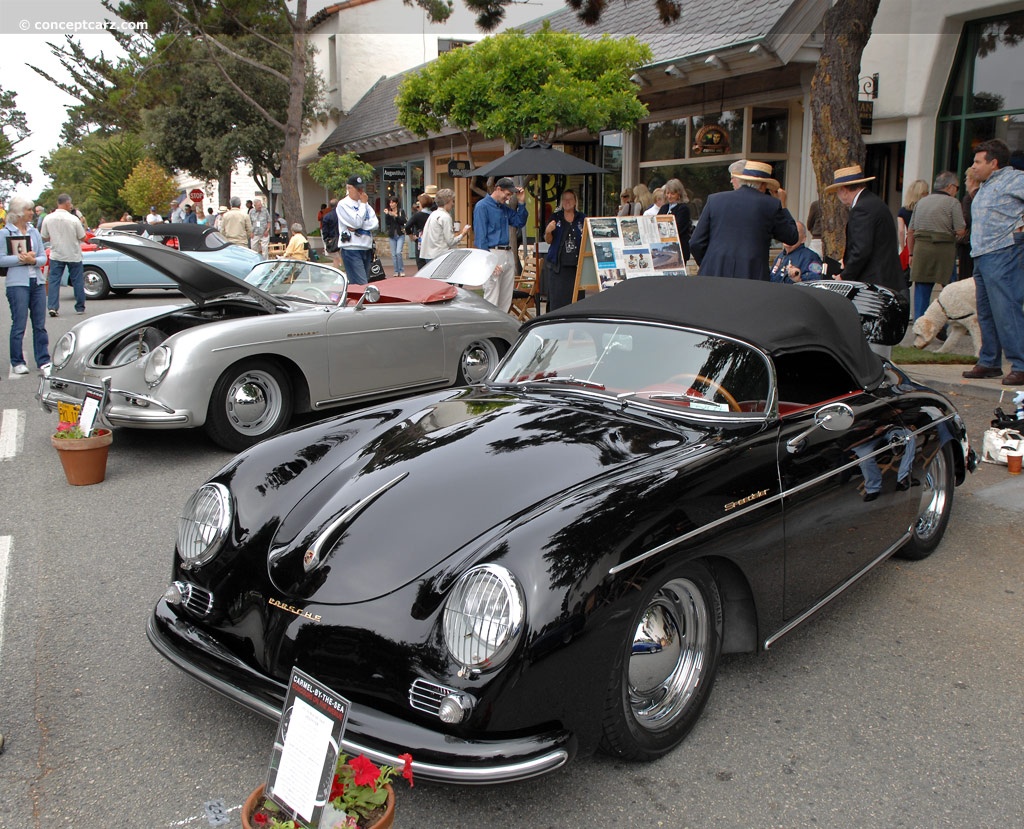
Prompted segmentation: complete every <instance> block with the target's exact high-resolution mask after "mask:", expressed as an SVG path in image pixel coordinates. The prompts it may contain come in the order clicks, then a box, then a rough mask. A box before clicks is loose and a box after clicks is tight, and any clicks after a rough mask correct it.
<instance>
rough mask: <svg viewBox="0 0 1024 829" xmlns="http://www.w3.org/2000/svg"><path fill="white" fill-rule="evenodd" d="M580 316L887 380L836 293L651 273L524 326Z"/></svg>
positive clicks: (852, 312) (869, 382)
mask: <svg viewBox="0 0 1024 829" xmlns="http://www.w3.org/2000/svg"><path fill="white" fill-rule="evenodd" d="M580 317H606V318H613V319H628V320H646V321H651V322H662V323H668V324H671V325H685V326H688V327H691V328H698V329H704V330H706V331H714V332H718V333H721V334H727V335H729V336H731V337H735V338H737V339H740V340H746V341H747V342H750V343H753V344H754V345H757V346H759V347H761V348H762V349H764V350H765V351H767V352H768V353H769V354H771V355H773V356H777V355H783V354H793V353H797V352H801V351H825V352H827V353H829V354H831V355H832V356H833V357H835V358H836V359H837V360H838V361H839V362H840V363H841V364H842V365H843V366H845V367H846V368H847V370H848V371H849V372H850V374H851V376H852V377H853V378H854V379H855V380H856V381H857V382H858V383H859V384H860V386H861V388H863V389H872V388H875V387H876V386H877V385H878V384H879V383H880V382H881V381H882V378H883V376H884V372H883V366H882V361H881V358H879V356H878V355H877V354H875V353H874V352H873V351H872V350H871V348H870V347H869V346H868V343H867V340H865V339H864V334H863V331H862V328H861V319H860V315H859V314H858V312H857V309H856V308H855V307H854V305H853V303H852V302H850V300H848V299H847V298H846V297H843V296H839V295H838V294H834V293H832V292H831V291H808V290H800V288H799V287H797V286H793V285H783V284H778V283H773V282H760V281H756V280H750V279H715V278H711V277H685V276H684V277H681V276H646V277H640V278H635V279H629V280H627V281H625V282H623V283H621V284H619V285H616V286H615V287H614V288H609V289H608V290H605V291H601V292H600V293H597V294H592V295H590V296H588V297H587V298H586V299H582V300H580V301H579V302H575V303H573V304H571V305H566V306H564V307H562V308H559V309H557V310H555V311H552V312H550V313H548V314H544V315H543V316H540V317H537V318H536V319H534V320H531V321H530V322H528V323H526V324H525V325H524V326H523V329H524V330H525V329H527V328H529V327H531V326H533V325H536V324H537V323H538V322H550V321H552V320H556V319H575V318H580Z"/></svg>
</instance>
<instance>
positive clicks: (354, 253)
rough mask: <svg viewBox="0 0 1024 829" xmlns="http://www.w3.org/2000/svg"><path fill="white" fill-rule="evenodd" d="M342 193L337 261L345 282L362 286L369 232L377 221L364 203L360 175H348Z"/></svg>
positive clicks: (370, 241) (366, 278)
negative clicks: (345, 279) (338, 255)
mask: <svg viewBox="0 0 1024 829" xmlns="http://www.w3.org/2000/svg"><path fill="white" fill-rule="evenodd" d="M345 193H346V195H345V198H343V199H342V200H341V201H340V202H338V208H337V213H338V231H339V245H338V247H339V248H340V249H341V261H342V262H343V263H344V266H345V273H346V274H347V275H348V281H349V282H350V283H351V284H353V285H365V284H366V283H367V282H369V279H370V265H371V264H372V263H373V231H375V230H376V229H377V228H378V227H380V221H379V220H378V219H377V214H376V213H375V212H374V209H373V208H372V207H370V205H369V203H368V202H369V199H368V198H367V196H366V182H364V181H363V177H362V176H349V177H348V182H347V183H346V184H345Z"/></svg>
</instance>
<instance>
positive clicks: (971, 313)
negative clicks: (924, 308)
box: [935, 296, 977, 322]
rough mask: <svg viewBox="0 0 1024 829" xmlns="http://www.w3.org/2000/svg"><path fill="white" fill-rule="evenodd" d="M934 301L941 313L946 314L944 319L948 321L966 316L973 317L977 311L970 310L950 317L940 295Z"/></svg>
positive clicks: (965, 317) (962, 318)
mask: <svg viewBox="0 0 1024 829" xmlns="http://www.w3.org/2000/svg"><path fill="white" fill-rule="evenodd" d="M935 301H936V302H937V303H939V307H940V308H941V309H942V313H944V314H945V315H946V319H947V320H949V321H950V322H956V321H957V320H965V319H967V318H968V317H973V316H974V315H975V313H977V312H975V311H971V312H970V313H967V314H961V315H960V316H959V317H951V316H950V315H949V311H947V310H946V306H945V305H943V304H942V297H941V296H939V298H938V299H936V300H935Z"/></svg>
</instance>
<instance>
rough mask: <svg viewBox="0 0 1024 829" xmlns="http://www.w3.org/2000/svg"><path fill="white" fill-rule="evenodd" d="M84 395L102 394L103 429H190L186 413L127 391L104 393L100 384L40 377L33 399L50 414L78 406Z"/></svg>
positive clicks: (110, 389) (146, 396)
mask: <svg viewBox="0 0 1024 829" xmlns="http://www.w3.org/2000/svg"><path fill="white" fill-rule="evenodd" d="M87 391H92V392H96V393H98V394H104V392H106V394H105V397H104V403H103V408H102V411H101V412H100V419H101V420H102V421H103V422H104V424H105V425H107V426H133V427H135V428H140V429H145V428H147V427H148V428H151V429H170V428H181V427H183V426H191V425H194V424H193V417H192V413H191V412H190V411H187V410H181V409H173V408H171V407H170V406H167V405H165V404H164V403H161V402H160V401H159V400H157V399H155V398H154V397H151V396H149V395H146V394H140V393H139V392H135V391H129V390H127V389H118V388H109V389H106V390H105V389H104V386H103V384H102V383H93V382H89V381H86V380H69V379H68V378H66V377H58V376H50V377H40V378H39V390H38V391H37V392H36V399H37V400H38V401H39V405H40V406H41V407H42V408H43V409H44V410H45V411H48V412H52V411H55V410H56V408H57V404H58V403H71V404H81V402H82V398H83V397H84V396H85V393H86V392H87ZM117 398H122V399H123V400H124V402H123V403H122V402H117Z"/></svg>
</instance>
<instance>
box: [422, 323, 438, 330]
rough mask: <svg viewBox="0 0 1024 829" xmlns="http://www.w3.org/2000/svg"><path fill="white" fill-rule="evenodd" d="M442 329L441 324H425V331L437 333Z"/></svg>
mask: <svg viewBox="0 0 1024 829" xmlns="http://www.w3.org/2000/svg"><path fill="white" fill-rule="evenodd" d="M440 327H441V325H440V323H436V322H425V323H423V328H424V329H425V330H427V331H437V329H438V328H440Z"/></svg>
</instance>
